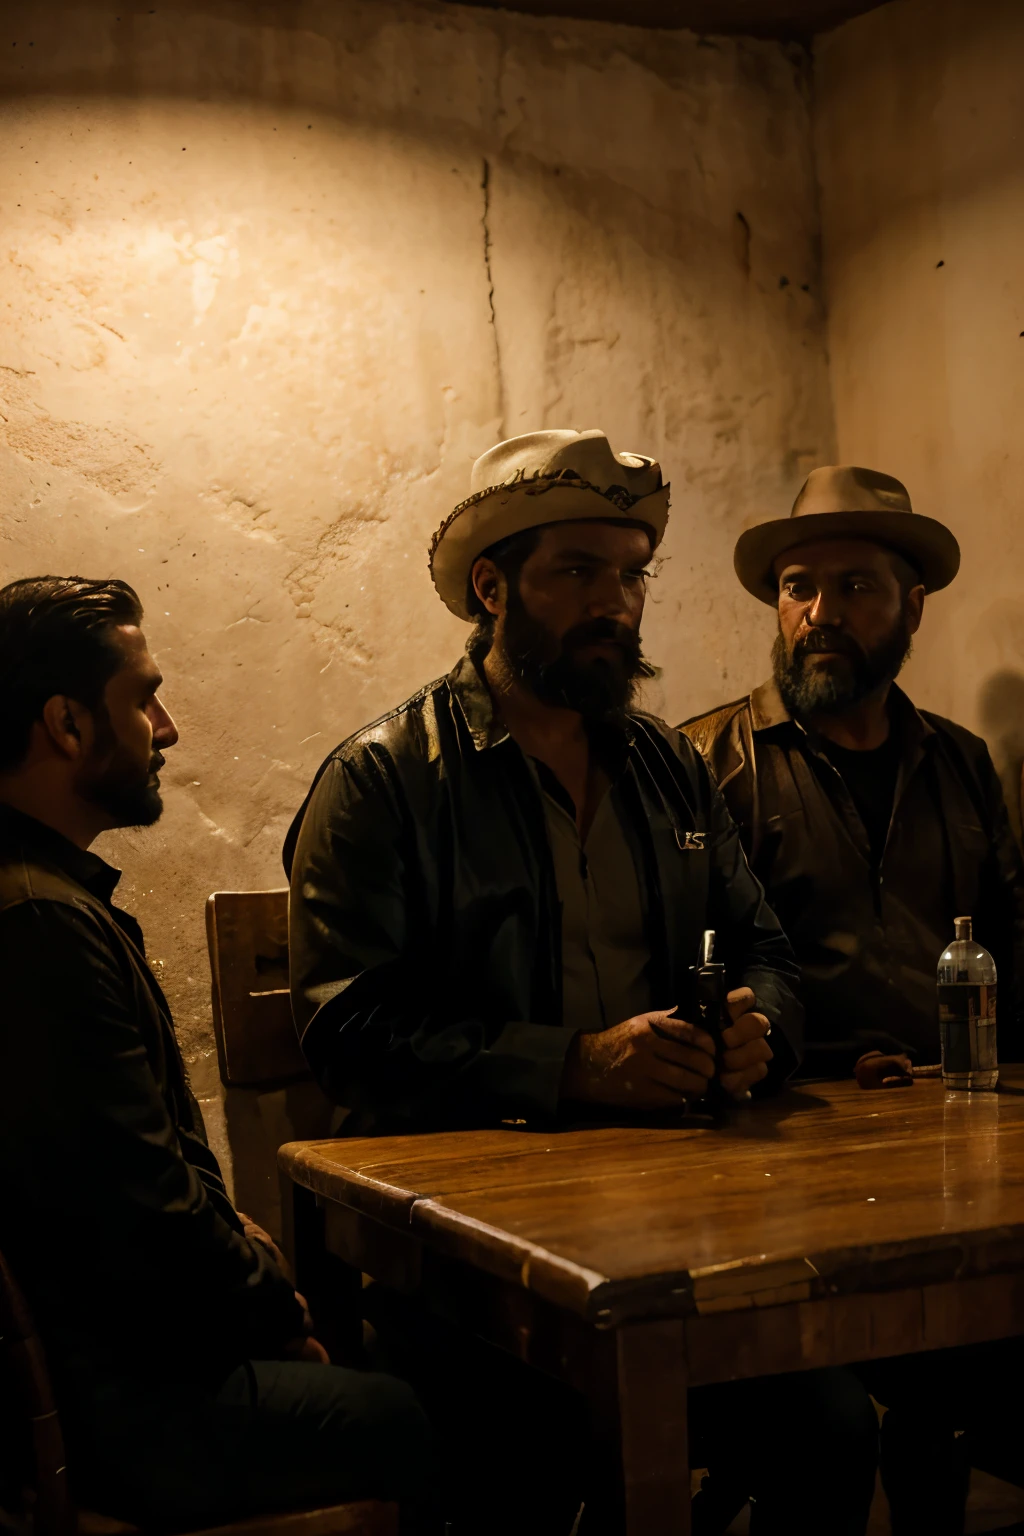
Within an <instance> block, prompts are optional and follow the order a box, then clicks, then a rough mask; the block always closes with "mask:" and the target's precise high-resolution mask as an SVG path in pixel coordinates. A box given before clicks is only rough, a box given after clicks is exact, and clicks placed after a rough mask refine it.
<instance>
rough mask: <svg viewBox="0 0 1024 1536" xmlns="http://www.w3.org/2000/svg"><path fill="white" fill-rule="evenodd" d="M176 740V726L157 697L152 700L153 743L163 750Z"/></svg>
mask: <svg viewBox="0 0 1024 1536" xmlns="http://www.w3.org/2000/svg"><path fill="white" fill-rule="evenodd" d="M177 740H178V727H177V726H176V725H175V723H174V721H173V720H172V719H171V717H170V715H169V714H168V713H167V711H166V709H164V706H163V705H162V704H161V703H160V700H159V699H154V700H153V745H154V747H159V748H160V751H161V752H163V751H165V750H166V748H167V747H173V746H174V744H175V742H176V741H177Z"/></svg>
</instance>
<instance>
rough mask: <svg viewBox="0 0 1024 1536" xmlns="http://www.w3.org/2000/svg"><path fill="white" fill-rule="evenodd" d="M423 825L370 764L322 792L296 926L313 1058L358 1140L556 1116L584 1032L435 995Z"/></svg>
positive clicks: (297, 982) (304, 830)
mask: <svg viewBox="0 0 1024 1536" xmlns="http://www.w3.org/2000/svg"><path fill="white" fill-rule="evenodd" d="M411 821H412V818H410V817H407V816H406V815H404V814H403V808H402V805H401V804H400V803H399V801H398V799H397V798H396V796H395V794H394V791H393V789H392V787H391V785H390V782H389V780H388V777H387V774H386V772H385V771H384V770H383V769H382V768H381V767H380V765H378V764H377V762H376V760H375V759H374V757H373V755H372V754H371V753H367V754H365V755H364V756H363V758H362V759H361V760H360V761H359V762H358V763H357V762H354V761H351V760H348V759H341V758H335V759H333V760H331V761H330V762H329V763H328V765H327V767H326V769H325V770H324V772H323V773H322V774H321V776H320V778H319V779H318V781H317V783H316V785H315V786H314V789H313V791H312V793H311V795H310V798H309V800H308V802H307V805H306V809H305V813H304V815H303V818H302V824H301V827H300V828H299V831H298V837H297V840H296V843H295V851H294V856H293V859H292V868H291V902H290V918H289V956H290V966H291V986H292V1010H293V1013H294V1015H295V1022H296V1025H297V1027H298V1030H299V1036H300V1039H301V1042H302V1048H303V1051H304V1052H305V1055H306V1059H307V1060H308V1062H309V1064H310V1067H311V1068H312V1070H313V1073H314V1075H315V1076H316V1078H317V1081H318V1082H319V1083H320V1085H321V1087H322V1088H323V1089H324V1091H325V1092H326V1093H327V1094H328V1095H329V1096H330V1097H331V1098H332V1099H334V1100H335V1102H336V1103H339V1104H343V1105H345V1106H346V1107H347V1108H349V1109H350V1110H352V1111H354V1124H355V1125H358V1126H359V1127H360V1129H366V1130H369V1129H373V1130H382V1129H384V1128H390V1129H394V1130H401V1129H403V1128H406V1129H407V1128H408V1127H410V1126H412V1125H415V1126H416V1127H418V1128H422V1127H424V1126H429V1125H438V1126H440V1125H450V1124H463V1125H465V1124H478V1125H480V1124H488V1123H490V1124H493V1123H494V1122H495V1120H499V1119H502V1118H507V1117H516V1118H518V1117H520V1116H530V1115H540V1116H551V1115H553V1114H554V1113H555V1112H556V1110H557V1107H558V1096H559V1089H560V1085H561V1079H562V1070H563V1066H564V1060H565V1054H566V1051H567V1050H568V1048H569V1042H570V1040H571V1039H572V1031H571V1030H563V1029H558V1028H552V1027H550V1026H548V1025H544V1024H537V1023H532V1022H530V1021H529V1020H508V1019H504V1018H502V1019H492V1018H478V1017H472V1016H470V1015H466V1014H464V1013H463V1011H462V1010H461V1009H460V1008H459V1007H458V1006H456V1007H454V1008H453V1007H451V1006H450V1004H449V1002H448V999H447V998H439V997H436V996H435V995H434V994H433V986H434V982H433V978H434V977H435V975H436V973H437V967H438V956H437V953H436V948H437V945H438V944H439V943H441V942H442V941H441V940H439V939H438V937H437V933H436V919H435V918H434V917H433V916H432V915H431V914H430V913H429V912H428V911H427V910H426V903H425V901H424V899H423V896H422V893H421V891H420V889H419V880H418V870H419V868H420V866H421V861H422V859H423V858H424V857H425V855H424V851H423V849H422V848H421V847H420V846H419V838H420V836H421V833H420V831H419V830H418V829H417V828H416V827H415V826H413V825H411Z"/></svg>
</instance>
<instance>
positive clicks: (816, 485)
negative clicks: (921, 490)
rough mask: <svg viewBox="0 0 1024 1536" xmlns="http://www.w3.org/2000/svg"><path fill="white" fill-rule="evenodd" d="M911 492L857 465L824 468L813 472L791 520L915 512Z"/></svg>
mask: <svg viewBox="0 0 1024 1536" xmlns="http://www.w3.org/2000/svg"><path fill="white" fill-rule="evenodd" d="M913 510H914V509H913V507H912V506H911V505H910V492H909V491H908V490H907V488H906V486H905V485H904V484H903V482H902V480H897V479H896V478H895V477H894V476H893V475H883V474H882V472H881V471H880V470H877V469H863V468H861V466H860V465H857V464H825V465H823V466H822V467H821V468H819V469H812V470H811V472H810V474H809V475H808V476H807V479H806V480H805V481H804V483H803V485H802V486H801V487H800V491H799V493H798V495H797V498H796V501H794V503H793V510H792V512H791V513H790V517H813V516H816V515H818V514H820V513H823V512H913Z"/></svg>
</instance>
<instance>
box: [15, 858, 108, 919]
mask: <svg viewBox="0 0 1024 1536" xmlns="http://www.w3.org/2000/svg"><path fill="white" fill-rule="evenodd" d="M26 902H34V903H41V904H45V905H47V906H54V907H58V908H64V907H68V908H74V909H76V910H78V911H88V910H91V909H92V908H93V907H94V906H95V905H96V903H95V902H94V901H93V899H92V898H91V897H90V895H89V893H88V891H86V890H85V889H84V888H83V887H82V886H80V885H79V884H78V882H77V881H76V880H73V879H72V878H71V876H70V875H69V874H68V873H67V872H66V871H65V870H63V869H61V868H60V867H59V866H58V865H56V864H50V863H48V862H47V861H46V860H44V859H40V858H39V857H38V856H35V855H32V854H30V853H28V852H27V851H26V850H25V849H24V848H22V847H20V846H19V845H18V844H17V843H14V844H0V913H2V912H5V911H7V910H8V909H9V908H12V907H17V906H21V905H23V904H24V903H26ZM55 915H59V914H55Z"/></svg>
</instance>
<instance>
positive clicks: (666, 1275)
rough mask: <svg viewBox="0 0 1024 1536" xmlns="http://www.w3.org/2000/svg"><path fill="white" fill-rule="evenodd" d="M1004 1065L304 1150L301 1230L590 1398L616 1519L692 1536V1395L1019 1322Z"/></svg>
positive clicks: (297, 1189) (1023, 1215) (1017, 1119)
mask: <svg viewBox="0 0 1024 1536" xmlns="http://www.w3.org/2000/svg"><path fill="white" fill-rule="evenodd" d="M1003 1077H1004V1084H1003V1086H1002V1088H1001V1089H1000V1092H999V1093H998V1094H976V1095H973V1096H971V1095H966V1094H946V1093H945V1091H944V1090H943V1088H942V1085H941V1083H940V1082H939V1081H937V1080H934V1079H933V1080H918V1081H917V1082H916V1083H915V1084H914V1086H913V1087H912V1088H907V1089H899V1090H889V1091H881V1092H877V1093H865V1092H863V1091H861V1090H860V1089H858V1088H857V1087H856V1085H855V1084H853V1083H828V1084H813V1085H809V1086H807V1087H803V1088H799V1089H794V1090H790V1091H788V1092H787V1093H786V1094H785V1095H783V1096H782V1097H781V1098H780V1099H777V1100H775V1101H773V1102H771V1103H765V1104H761V1105H756V1106H750V1107H747V1108H742V1109H737V1110H736V1111H734V1112H733V1117H732V1120H731V1123H729V1124H728V1125H726V1126H722V1127H719V1128H715V1129H707V1128H692V1127H684V1128H650V1127H643V1128H637V1127H636V1126H633V1127H625V1126H621V1127H600V1128H592V1129H585V1130H572V1131H561V1132H537V1131H529V1130H526V1129H519V1128H509V1129H499V1130H487V1131H465V1132H451V1133H444V1134H433V1135H424V1136H400V1137H382V1138H380V1139H375V1140H369V1139H367V1140H358V1141H357V1140H349V1141H344V1140H340V1141H321V1142H293V1143H291V1144H290V1145H288V1146H285V1147H283V1148H282V1149H281V1153H280V1159H281V1164H282V1168H283V1170H284V1171H285V1173H286V1174H287V1176H288V1180H290V1186H289V1187H290V1188H291V1189H292V1191H293V1195H294V1202H293V1220H294V1223H295V1226H294V1232H293V1241H294V1244H295V1249H296V1253H297V1256H298V1259H299V1263H300V1267H304V1268H306V1269H307V1270H308V1269H309V1268H310V1265H311V1264H312V1263H314V1262H315V1255H316V1252H317V1250H318V1247H319V1246H320V1245H322V1247H323V1249H325V1250H326V1251H327V1253H329V1254H333V1255H335V1256H337V1258H339V1259H342V1260H344V1261H345V1263H346V1264H347V1265H350V1266H353V1267H354V1269H355V1270H362V1271H364V1272H367V1273H369V1274H371V1275H373V1276H374V1277H375V1278H377V1279H379V1280H380V1281H381V1282H383V1283H384V1284H386V1285H388V1286H391V1287H394V1288H396V1289H398V1290H400V1291H403V1292H406V1293H416V1294H417V1295H418V1296H420V1297H421V1299H422V1301H423V1303H424V1304H425V1305H426V1306H427V1307H429V1308H431V1309H433V1310H435V1311H436V1312H438V1313H439V1314H441V1315H443V1316H446V1317H448V1318H450V1319H454V1320H456V1321H457V1322H459V1323H460V1324H461V1325H462V1326H463V1327H466V1328H470V1329H472V1330H474V1331H475V1332H476V1333H477V1334H479V1335H480V1336H481V1337H484V1338H486V1339H488V1340H490V1341H492V1342H494V1343H497V1344H499V1345H501V1346H503V1347H504V1348H506V1349H508V1350H511V1351H512V1352H513V1353H515V1354H516V1355H518V1356H519V1357H520V1358H521V1359H523V1360H525V1361H527V1362H529V1363H530V1364H532V1365H535V1366H537V1367H539V1368H540V1369H542V1370H545V1371H548V1372H551V1373H553V1374H555V1375H557V1376H559V1377H561V1378H562V1379H563V1380H566V1381H568V1382H570V1383H572V1384H573V1385H574V1386H576V1387H577V1388H579V1389H580V1390H581V1391H582V1392H584V1393H585V1394H586V1396H587V1398H588V1400H589V1402H590V1403H591V1404H592V1406H593V1409H594V1414H593V1418H594V1424H595V1433H597V1434H598V1435H599V1436H601V1437H603V1439H604V1441H605V1444H606V1447H607V1448H608V1449H610V1450H611V1449H613V1450H614V1456H612V1457H610V1458H609V1459H610V1460H611V1461H612V1462H613V1463H614V1465H615V1466H616V1467H620V1468H621V1483H620V1488H621V1495H620V1497H621V1506H620V1507H621V1520H620V1525H621V1528H622V1529H623V1530H625V1531H626V1532H628V1533H629V1536H663V1533H664V1536H669V1533H671V1536H683V1533H687V1532H688V1531H689V1528H690V1513H689V1501H690V1473H689V1467H688V1464H687V1458H686V1455H685V1447H686V1388H687V1386H698V1385H701V1384H704V1383H707V1382H714V1381H723V1380H735V1379H738V1378H741V1377H750V1376H758V1375H766V1374H772V1373H775V1372H780V1371H793V1370H800V1369H805V1368H809V1367H814V1366H826V1365H837V1364H843V1363H846V1362H850V1361H855V1360H867V1359H872V1358H878V1357H882V1356H885V1355H893V1354H903V1353H906V1352H909V1351H914V1350H923V1349H937V1348H942V1347H945V1346H947V1345H955V1344H967V1343H973V1342H980V1341H982V1340H989V1339H997V1338H1003V1337H1007V1336H1009V1335H1011V1334H1014V1333H1017V1332H1020V1331H1024V1067H1017V1068H1013V1067H1011V1068H1004V1072H1003ZM300 1283H301V1282H300Z"/></svg>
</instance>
